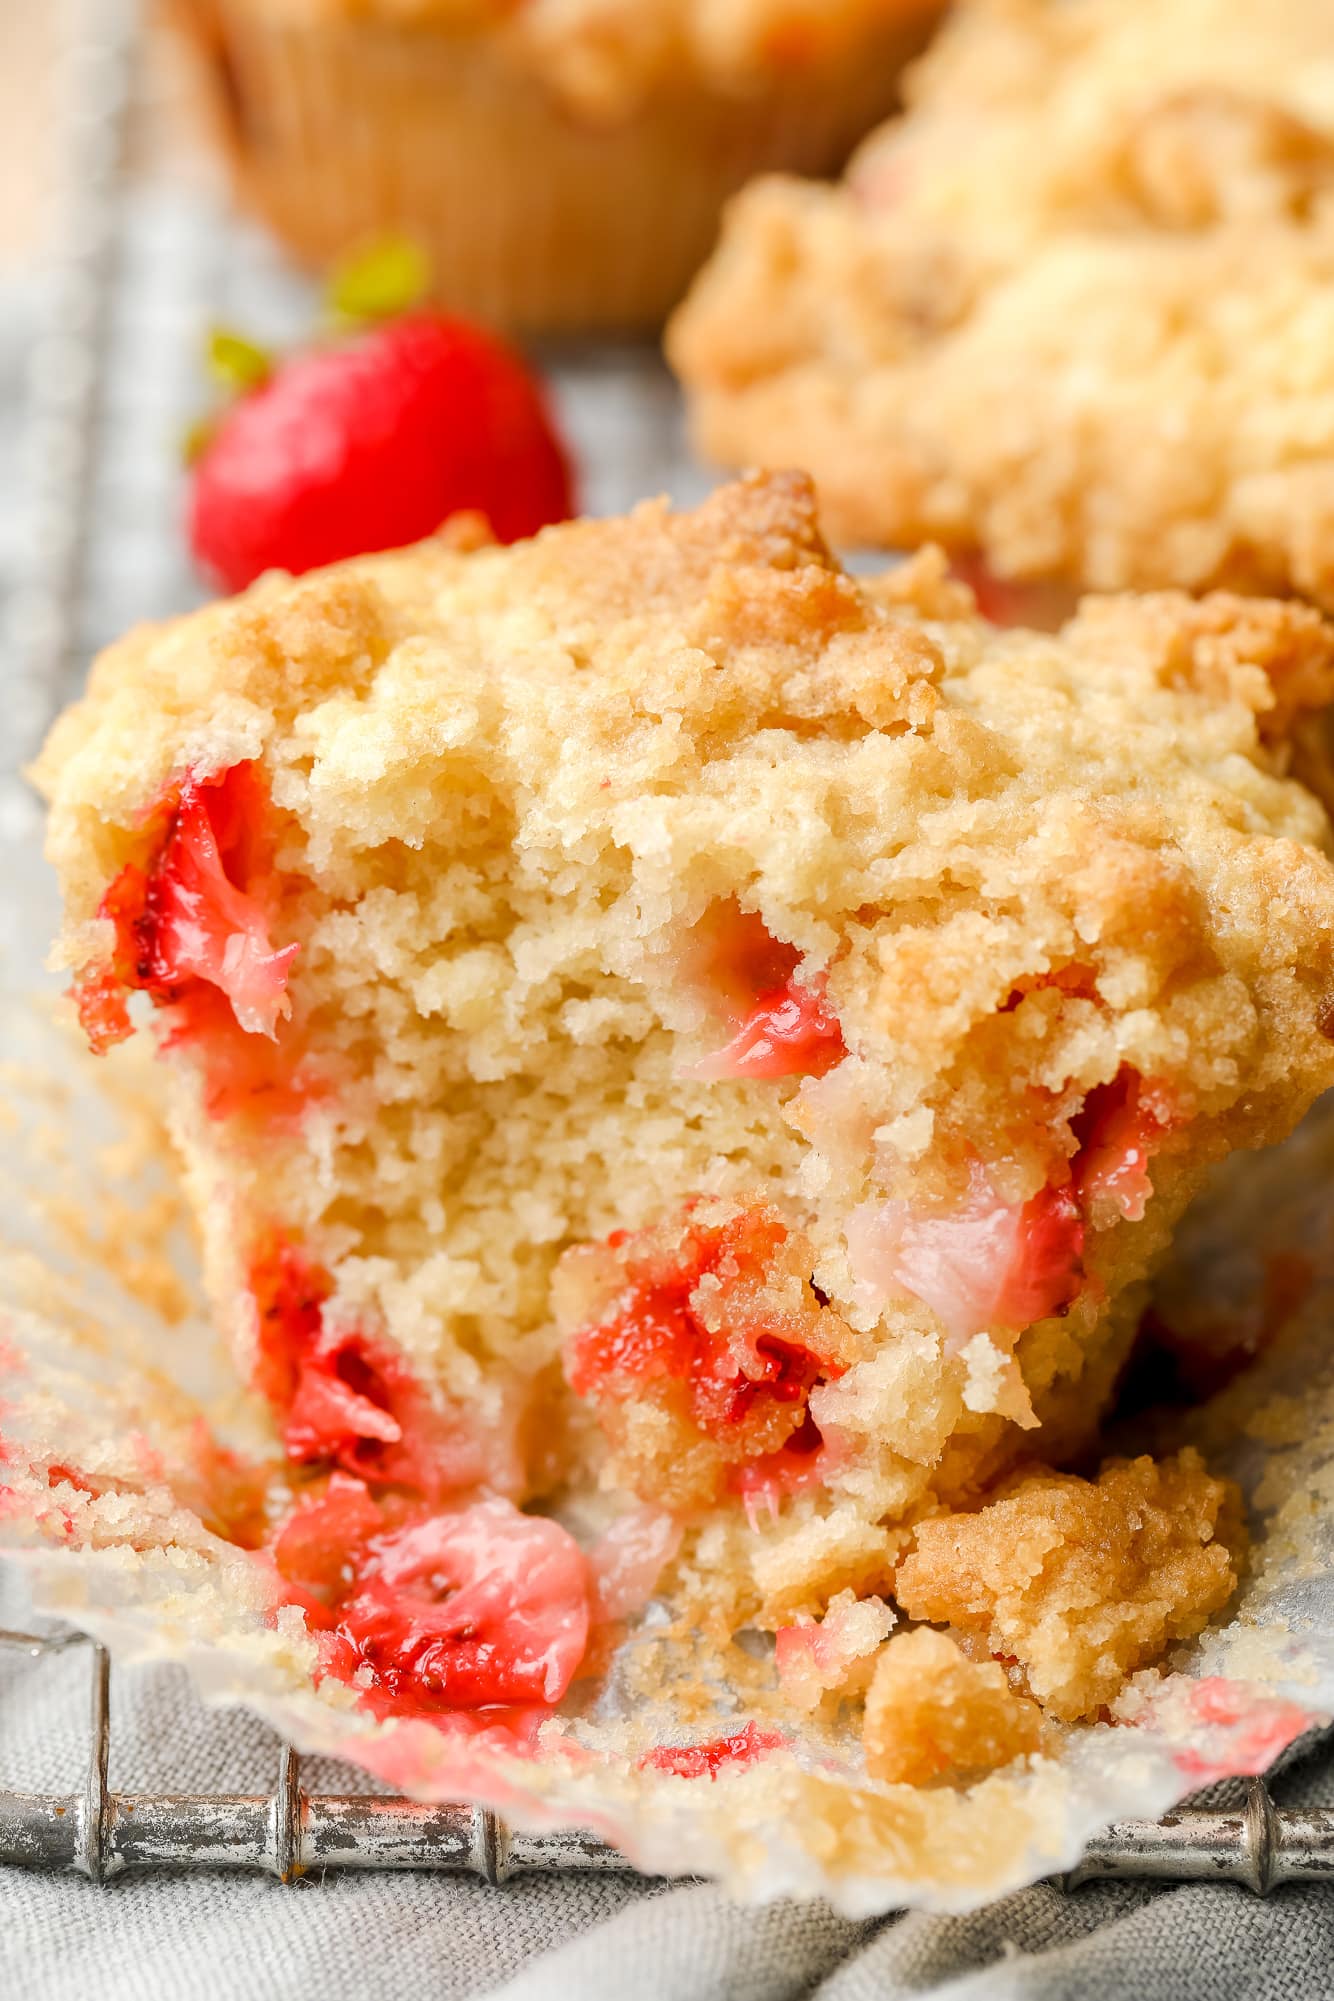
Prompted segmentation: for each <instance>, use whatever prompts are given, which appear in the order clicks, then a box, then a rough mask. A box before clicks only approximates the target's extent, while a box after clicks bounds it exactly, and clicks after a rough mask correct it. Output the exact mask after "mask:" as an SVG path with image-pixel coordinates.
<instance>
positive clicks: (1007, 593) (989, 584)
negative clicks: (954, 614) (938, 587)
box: [953, 556, 1079, 632]
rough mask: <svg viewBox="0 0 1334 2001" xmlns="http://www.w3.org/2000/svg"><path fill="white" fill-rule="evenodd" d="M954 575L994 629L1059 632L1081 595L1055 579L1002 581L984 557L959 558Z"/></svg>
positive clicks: (1008, 579)
mask: <svg viewBox="0 0 1334 2001" xmlns="http://www.w3.org/2000/svg"><path fill="white" fill-rule="evenodd" d="M953 569H954V573H955V575H956V576H957V577H959V578H961V579H962V581H963V582H964V583H966V584H967V585H968V588H969V589H970V590H971V591H972V593H973V596H974V598H975V599H976V601H977V608H978V610H979V612H980V613H981V614H982V616H983V618H985V619H986V620H987V622H988V623H989V624H991V625H1000V626H1026V627H1028V628H1029V630H1030V631H1034V632H1057V631H1059V630H1060V628H1061V626H1063V625H1064V624H1065V622H1066V620H1067V619H1068V618H1070V617H1071V616H1072V614H1073V612H1074V609H1075V606H1076V604H1077V603H1078V601H1079V600H1078V593H1077V592H1075V591H1073V590H1072V589H1071V588H1070V586H1069V585H1068V584H1063V583H1061V582H1060V581H1059V580H1056V579H1053V578H1027V579H1025V578H1020V577H1001V576H997V574H996V572H995V571H994V570H993V569H992V568H991V567H990V566H989V564H987V563H986V562H985V561H984V560H983V558H982V557H981V556H956V557H955V558H954V563H953Z"/></svg>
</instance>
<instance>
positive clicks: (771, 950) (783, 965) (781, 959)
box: [681, 897, 801, 1028]
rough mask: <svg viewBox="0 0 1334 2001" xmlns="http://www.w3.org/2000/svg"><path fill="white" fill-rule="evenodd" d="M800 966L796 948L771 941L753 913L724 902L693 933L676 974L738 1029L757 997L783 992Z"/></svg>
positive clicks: (709, 909)
mask: <svg viewBox="0 0 1334 2001" xmlns="http://www.w3.org/2000/svg"><path fill="white" fill-rule="evenodd" d="M800 962H801V954H800V952H798V950H797V948H796V946H795V945H789V944H786V943H785V942H784V941H783V940H782V939H781V938H775V937H774V935H773V933H772V931H770V929H769V927H768V926H767V925H766V923H765V922H764V919H763V918H762V917H761V916H760V915H759V913H758V912H757V911H754V910H742V909H741V907H740V905H739V904H738V903H737V902H736V901H735V900H734V899H733V898H731V897H728V898H726V899H725V900H724V901H723V902H721V903H714V904H711V905H710V907H709V908H708V910H707V911H706V912H705V913H704V916H703V917H702V918H701V919H700V921H699V923H698V924H697V925H696V926H695V927H694V929H693V931H692V932H691V934H690V939H689V943H688V944H687V946H686V947H685V949H684V951H683V953H682V961H681V970H682V973H683V974H684V976H685V978H686V980H687V981H688V982H689V983H690V984H691V985H693V986H695V987H697V988H698V989H699V990H700V992H701V993H702V995H703V997H704V998H705V999H706V1000H707V1001H708V1002H709V1003H710V1004H711V1005H712V1006H713V1007H715V1008H718V1009H720V1010H721V1011H722V1013H723V1014H724V1015H726V1017H727V1019H728V1020H729V1021H730V1022H731V1023H732V1024H733V1025H734V1027H737V1028H739V1027H740V1026H741V1024H742V1022H743V1021H745V1019H746V1017H747V1015H748V1014H749V1013H750V1011H751V1009H752V1008H753V1007H754V1005H755V1001H756V998H757V996H758V995H760V994H764V993H769V992H770V991H771V990H772V989H773V988H775V987H784V986H786V985H787V983H788V981H789V980H790V979H791V978H792V975H793V973H795V972H796V970H797V967H798V965H799V964H800Z"/></svg>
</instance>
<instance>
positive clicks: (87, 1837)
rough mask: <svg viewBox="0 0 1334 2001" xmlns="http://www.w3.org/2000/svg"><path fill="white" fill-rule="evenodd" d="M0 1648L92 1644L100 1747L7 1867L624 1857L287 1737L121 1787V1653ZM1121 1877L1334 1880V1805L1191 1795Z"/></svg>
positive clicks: (463, 1864) (1101, 1875)
mask: <svg viewBox="0 0 1334 2001" xmlns="http://www.w3.org/2000/svg"><path fill="white" fill-rule="evenodd" d="M0 1647H4V1648H12V1649H18V1650H20V1651H22V1652H26V1653H29V1654H33V1655H41V1654H55V1653H64V1652H66V1651H68V1649H70V1648H71V1647H80V1648H82V1647H86V1648H88V1650H89V1652H90V1655H91V1661H92V1684H91V1693H92V1702H91V1711H90V1716H89V1756H88V1766H87V1771H86V1774H85V1778H84V1783H83V1786H82V1788H81V1790H80V1791H78V1792H74V1793H27V1792H5V1791H0V1864H5V1863H13V1864H18V1865H20V1866H26V1867H29V1868H36V1869H48V1870H57V1871H64V1872H65V1873H67V1874H73V1875H78V1876H86V1877H88V1878H90V1879H91V1881H93V1882H94V1883H105V1882H108V1881H109V1880H110V1879H111V1878H112V1877H115V1876H119V1875H122V1874H123V1873H124V1872H125V1871H126V1870H129V1869H247V1870H252V1871H257V1872H259V1873H260V1874H262V1875H268V1876H275V1877H277V1879H278V1881H279V1882H280V1883H294V1882H297V1881H298V1880H299V1879H301V1878H303V1877H309V1876H316V1877H319V1876H322V1875H324V1873H325V1872H326V1871H329V1870H334V1869H429V1870H445V1871H453V1872H456V1873H458V1872H464V1873H469V1874H471V1875H474V1876H480V1877H481V1878H482V1879H483V1880H484V1881H485V1882H488V1883H491V1884H493V1885H499V1884H502V1883H506V1882H508V1881H509V1880H510V1878H511V1877H513V1876H518V1875H524V1874H527V1873H529V1872H530V1871H533V1870H546V1869H624V1868H625V1867H626V1866H627V1865H626V1863H625V1860H624V1858H623V1857H622V1856H621V1855H620V1854H618V1852H617V1851H616V1850H615V1849H614V1848H611V1847H609V1846H608V1845H607V1844H606V1843H605V1842H603V1841H599V1840H598V1839H597V1838H596V1837H595V1836H593V1835H590V1834H581V1833H578V1832H576V1831H573V1830H569V1831H567V1830H564V1829H558V1830H556V1831H555V1832H551V1833H542V1834H525V1833H523V1832H521V1831H518V1830H512V1829H510V1828H509V1827H507V1826H506V1824H505V1822H504V1821H503V1820H502V1819H501V1817H500V1816H499V1814H496V1813H492V1812H491V1811H490V1809H489V1808H487V1807H475V1806H453V1805H445V1806H428V1805H423V1804H421V1803H420V1802H418V1801H415V1800H408V1799H396V1798H378V1797H375V1796H371V1795H366V1794H361V1793H307V1792H306V1791H305V1790H304V1789H303V1787H302V1784H301V1763H300V1759H299V1757H298V1755H297V1753H296V1751H295V1750H293V1748H292V1746H291V1745H290V1744H285V1745H284V1746H283V1747H282V1749H281V1751H280V1752H279V1755H278V1765H277V1774H276V1783H275V1785H274V1789H273V1791H272V1792H271V1793H122V1792H113V1791H112V1790H111V1787H110V1784H109V1781H108V1772H109V1767H110V1761H111V1661H110V1657H109V1655H108V1654H107V1651H106V1649H105V1648H104V1647H100V1646H98V1645H96V1643H95V1642H93V1641H92V1640H89V1639H88V1638H86V1636H85V1635H84V1634H82V1633H60V1634H57V1635H55V1636H54V1637H49V1638H43V1637H40V1636H39V1635H37V1634H33V1633H8V1632H0ZM1111 1877H1118V1878H1121V1879H1123V1880H1124V1879H1131V1878H1138V1879H1140V1880H1145V1879H1155V1880H1160V1881H1171V1882H1179V1883H1184V1882H1196V1883H1199V1882H1205V1883H1241V1884H1243V1885H1244V1886H1245V1887H1246V1888H1247V1889H1249V1890H1252V1891H1254V1892H1255V1894H1256V1895H1257V1896H1262V1897H1263V1896H1266V1895H1268V1893H1269V1892H1270V1891H1271V1890H1274V1889H1277V1888H1278V1887H1279V1885H1280V1884H1283V1883H1319V1882H1329V1881H1331V1880H1332V1879H1334V1809H1331V1808H1327V1807H1318V1808H1315V1809H1312V1810H1308V1811H1306V1812H1293V1811H1291V1810H1281V1809H1279V1808H1278V1807H1276V1806H1275V1805H1274V1803H1273V1800H1272V1799H1271V1798H1270V1796H1269V1792H1268V1790H1267V1789H1266V1787H1265V1786H1264V1784H1263V1783H1262V1781H1260V1780H1258V1779H1255V1780H1252V1781H1251V1783H1250V1785H1249V1786H1248V1788H1247V1794H1246V1799H1245V1802H1244V1804H1243V1805H1242V1806H1240V1807H1236V1808H1233V1809H1232V1810H1230V1811H1225V1812H1217V1811H1209V1810H1207V1809H1205V1808H1203V1807H1183V1808H1180V1809H1179V1810H1178V1811H1177V1812H1176V1813H1172V1814H1168V1815H1167V1816H1166V1817H1165V1818H1164V1819H1163V1820H1161V1821H1147V1820H1127V1821H1119V1822H1115V1823H1114V1824H1113V1825H1112V1826H1111V1827H1109V1828H1108V1829H1107V1830H1106V1831H1105V1833H1103V1834H1102V1835H1100V1836H1099V1838H1098V1839H1097V1840H1096V1841H1094V1842H1091V1843H1090V1845H1089V1847H1088V1848H1087V1849H1086V1851H1085V1853H1084V1856H1083V1858H1082V1860H1081V1861H1080V1862H1079V1864H1078V1866H1077V1867H1076V1868H1074V1869H1072V1870H1070V1871H1068V1872H1067V1874H1065V1875H1064V1876H1062V1877H1061V1878H1059V1881H1060V1882H1061V1883H1062V1884H1063V1885H1064V1887H1065V1888H1066V1889H1075V1888H1077V1887H1078V1886H1079V1885H1080V1884H1082V1883H1091V1882H1099V1881H1105V1880H1107V1879H1108V1878H1111Z"/></svg>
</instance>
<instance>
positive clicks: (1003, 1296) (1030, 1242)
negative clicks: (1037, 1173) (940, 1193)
mask: <svg viewBox="0 0 1334 2001" xmlns="http://www.w3.org/2000/svg"><path fill="white" fill-rule="evenodd" d="M1083 1256H1084V1219H1083V1217H1082V1215H1081V1214H1080V1210H1079V1204H1078V1203H1077V1202H1076V1201H1075V1198H1074V1196H1073V1195H1072V1194H1071V1193H1070V1190H1069V1189H1068V1188H1040V1189H1039V1190H1038V1192H1037V1194H1036V1195H1033V1196H1030V1198H1029V1200H1028V1201H1027V1202H1025V1203H1024V1204H1023V1206H1022V1207H1021V1209H1020V1211H1019V1220H1018V1226H1017V1229H1016V1231H1015V1243H1014V1255H1013V1257H1012V1258H1011V1261H1010V1264H1009V1266H1008V1268H1007V1270H1006V1273H1005V1277H1004V1281H1003V1283H1002V1284H1001V1286H1000V1288H999V1291H998V1293H997V1297H996V1301H995V1307H994V1315H995V1319H996V1321H997V1322H998V1323H999V1325H1000V1326H1002V1327H1031V1326H1032V1324H1033V1322H1034V1321H1035V1320H1045V1319H1046V1318H1047V1315H1048V1314H1050V1313H1059V1312H1060V1311H1061V1309H1062V1307H1065V1306H1068V1305H1069V1304H1070V1302H1071V1300H1072V1299H1074V1298H1075V1297H1076V1295H1077V1294H1078V1292H1079V1289H1080V1286H1081V1285H1082V1283H1083V1277H1084V1267H1083ZM975 1331H976V1332H979V1333H980V1332H981V1331H982V1330H981V1329H980V1328H979V1329H976V1330H975Z"/></svg>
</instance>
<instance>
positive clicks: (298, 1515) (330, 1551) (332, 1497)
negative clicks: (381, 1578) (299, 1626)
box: [273, 1473, 386, 1625]
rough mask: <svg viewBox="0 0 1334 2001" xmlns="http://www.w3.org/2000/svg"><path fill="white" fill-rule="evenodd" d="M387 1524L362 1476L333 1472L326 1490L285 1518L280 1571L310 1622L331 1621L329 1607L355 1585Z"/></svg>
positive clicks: (278, 1544)
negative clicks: (362, 1563) (371, 1550)
mask: <svg viewBox="0 0 1334 2001" xmlns="http://www.w3.org/2000/svg"><path fill="white" fill-rule="evenodd" d="M385 1527H386V1522H385V1514H384V1509H383V1508H382V1507H381V1506H380V1505H379V1504H378V1503H377V1502H375V1501H374V1500H372V1499H371V1495H370V1491H369V1489H368V1488H367V1486H366V1484H365V1482H364V1481H362V1480H354V1479H353V1478H352V1477H351V1476H350V1475H349V1474H347V1473H331V1474H330V1476H329V1480H328V1483H327V1485H326V1486H325V1489H324V1492H323V1493H322V1494H320V1495H318V1496H317V1497H316V1498H315V1499H313V1500H308V1501H306V1502H304V1503H303V1504H302V1506H300V1507H299V1508H296V1509H294V1510H293V1512H292V1513H291V1514H290V1515H289V1516H288V1517H287V1520H286V1521H285V1522H284V1523H283V1525H282V1528H281V1529H280V1530H279V1532H278V1535H277V1538H276V1539H275V1541H274V1543H273V1560H274V1562H275V1563H276V1564H277V1566H278V1570H279V1573H280V1575H281V1576H282V1577H283V1579H284V1580H285V1581H286V1583H287V1584H289V1585H291V1586H292V1587H293V1588H294V1590H295V1592H296V1593H297V1595H298V1601H299V1602H300V1603H301V1604H302V1605H303V1606H304V1607H305V1609H306V1613H307V1618H308V1620H310V1619H311V1615H312V1613H314V1614H315V1615H316V1616H315V1618H314V1620H313V1623H317V1624H319V1625H328V1624H330V1623H331V1613H330V1611H329V1608H330V1607H332V1606H335V1605H337V1604H338V1603H339V1602H340V1601H341V1600H342V1599H343V1598H345V1597H346V1596H347V1594H348V1592H349V1591H350V1590H351V1589H352V1587H353V1586H354V1585H355V1583H356V1579H357V1571H358V1568H359V1566H360V1564H361V1561H362V1558H363V1556H364V1555H365V1552H366V1550H367V1549H368V1547H369V1546H370V1544H371V1542H372V1541H373V1539H374V1538H375V1537H376V1536H377V1535H380V1534H381V1533H382V1532H383V1531H384V1529H385Z"/></svg>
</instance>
